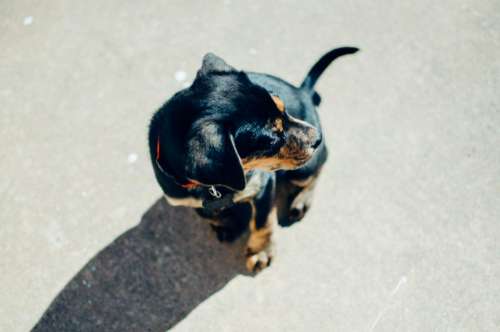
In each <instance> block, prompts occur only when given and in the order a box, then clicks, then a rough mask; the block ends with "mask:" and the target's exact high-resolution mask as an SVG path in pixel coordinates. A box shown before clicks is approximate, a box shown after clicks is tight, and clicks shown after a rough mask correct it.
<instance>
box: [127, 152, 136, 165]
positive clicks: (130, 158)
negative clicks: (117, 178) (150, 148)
mask: <svg viewBox="0 0 500 332" xmlns="http://www.w3.org/2000/svg"><path fill="white" fill-rule="evenodd" d="M127 159H128V162H129V163H130V164H133V163H135V162H136V161H137V154H136V153H131V154H129V155H128V158H127Z"/></svg>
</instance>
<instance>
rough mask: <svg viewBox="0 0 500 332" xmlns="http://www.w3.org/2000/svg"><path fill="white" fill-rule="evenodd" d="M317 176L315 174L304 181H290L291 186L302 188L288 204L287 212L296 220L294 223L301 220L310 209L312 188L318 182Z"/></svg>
mask: <svg viewBox="0 0 500 332" xmlns="http://www.w3.org/2000/svg"><path fill="white" fill-rule="evenodd" d="M318 174H319V173H316V174H314V175H312V176H310V177H309V178H307V179H304V180H290V182H291V183H292V184H293V185H295V186H297V187H299V188H302V189H301V190H300V192H299V193H298V194H297V196H295V198H294V199H293V201H292V203H291V204H290V210H289V211H290V213H292V211H293V213H294V215H295V218H296V219H297V220H296V221H298V220H301V219H302V218H303V217H304V215H305V214H306V212H307V211H308V210H309V208H310V207H311V203H312V199H313V194H314V188H315V187H316V183H317V180H318ZM290 215H291V214H290Z"/></svg>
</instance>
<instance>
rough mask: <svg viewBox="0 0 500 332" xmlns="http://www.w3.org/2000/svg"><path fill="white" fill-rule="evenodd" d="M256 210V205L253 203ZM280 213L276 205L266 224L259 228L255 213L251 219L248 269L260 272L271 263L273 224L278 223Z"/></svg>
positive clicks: (247, 253) (247, 252) (247, 250)
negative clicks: (278, 213)
mask: <svg viewBox="0 0 500 332" xmlns="http://www.w3.org/2000/svg"><path fill="white" fill-rule="evenodd" d="M252 207H253V208H254V212H255V205H254V204H253V203H252ZM277 220H278V215H277V210H276V207H273V209H272V210H271V212H270V213H269V215H268V217H267V220H266V224H265V225H264V226H263V227H261V228H259V229H257V228H256V225H255V214H253V218H252V220H251V221H250V238H249V239H248V242H247V249H246V255H247V262H246V266H247V270H248V271H250V272H259V271H260V270H262V269H264V268H266V267H267V266H269V265H270V264H271V259H272V257H273V248H272V233H273V225H274V224H276V223H277Z"/></svg>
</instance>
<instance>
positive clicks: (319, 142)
mask: <svg viewBox="0 0 500 332" xmlns="http://www.w3.org/2000/svg"><path fill="white" fill-rule="evenodd" d="M320 144H321V136H318V137H317V138H316V141H314V143H313V145H312V147H313V149H316V148H317V147H318V146H319V145H320Z"/></svg>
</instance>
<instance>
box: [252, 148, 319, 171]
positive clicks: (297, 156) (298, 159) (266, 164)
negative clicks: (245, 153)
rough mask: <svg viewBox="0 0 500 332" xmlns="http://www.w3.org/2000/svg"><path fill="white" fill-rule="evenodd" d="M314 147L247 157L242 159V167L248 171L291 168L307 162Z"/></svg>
mask: <svg viewBox="0 0 500 332" xmlns="http://www.w3.org/2000/svg"><path fill="white" fill-rule="evenodd" d="M314 151H315V149H314V148H312V147H310V148H307V149H305V150H301V151H295V153H293V154H290V153H285V152H287V150H284V149H282V150H280V152H279V153H278V154H277V155H275V156H271V157H249V158H244V159H242V164H243V169H244V170H245V171H249V170H251V169H255V168H258V169H262V170H265V171H277V170H280V169H282V170H293V169H296V168H299V167H301V166H303V165H304V164H305V163H307V162H308V161H309V160H310V159H311V157H312V156H313V154H314Z"/></svg>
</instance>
